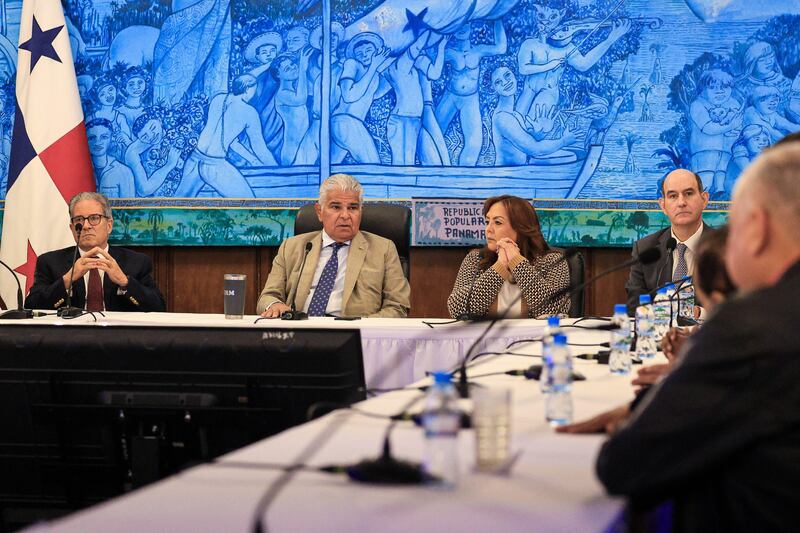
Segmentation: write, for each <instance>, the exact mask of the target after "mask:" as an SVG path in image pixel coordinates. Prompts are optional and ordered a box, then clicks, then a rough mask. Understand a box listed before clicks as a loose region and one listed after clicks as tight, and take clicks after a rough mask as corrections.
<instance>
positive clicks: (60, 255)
mask: <svg viewBox="0 0 800 533" xmlns="http://www.w3.org/2000/svg"><path fill="white" fill-rule="evenodd" d="M69 216H70V229H71V230H72V235H73V237H74V238H75V242H76V243H77V245H78V252H79V255H78V259H77V261H76V262H75V266H74V268H72V257H73V253H74V251H75V248H74V247H72V246H69V247H67V248H63V249H61V250H56V251H53V252H48V253H46V254H42V255H41V256H39V258H38V260H37V261H36V273H35V275H34V283H33V287H31V291H30V293H29V294H28V297H27V298H26V300H25V306H26V307H27V308H29V309H58V308H60V307H62V306H63V305H64V304H65V303H66V299H67V291H68V290H69V286H70V283H72V287H73V289H72V305H73V306H75V307H78V308H83V309H86V310H87V311H164V310H165V305H164V297H163V296H162V295H161V291H159V290H158V287H157V286H156V282H155V280H153V277H152V271H153V264H152V262H151V261H150V258H149V257H147V256H146V255H144V254H140V253H138V252H134V251H131V250H127V249H125V248H118V247H116V246H109V245H108V236H109V234H110V233H111V229H112V228H113V226H114V220H113V218H112V215H111V207H110V206H109V205H108V199H107V198H106V197H105V196H103V195H102V194H99V193H95V192H82V193H78V194H77V195H75V196H74V197H73V198H72V199H71V200H70V202H69ZM79 227H80V228H81V229H80V231H78V229H77V228H79Z"/></svg>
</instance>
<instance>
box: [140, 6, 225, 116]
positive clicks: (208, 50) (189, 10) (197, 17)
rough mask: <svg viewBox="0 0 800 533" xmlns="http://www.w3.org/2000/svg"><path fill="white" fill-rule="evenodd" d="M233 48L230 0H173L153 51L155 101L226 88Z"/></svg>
mask: <svg viewBox="0 0 800 533" xmlns="http://www.w3.org/2000/svg"><path fill="white" fill-rule="evenodd" d="M230 50H231V16H230V0H173V1H172V14H171V15H170V16H169V17H167V19H166V20H165V21H164V24H163V25H162V26H161V32H160V33H159V36H158V41H157V42H156V45H155V49H154V51H153V94H154V97H155V101H156V102H165V103H168V104H173V103H176V102H178V101H180V100H181V99H183V98H184V97H185V96H192V95H195V94H205V95H208V96H211V95H214V94H219V93H222V92H225V91H227V88H228V60H229V57H230ZM189 58H191V59H189Z"/></svg>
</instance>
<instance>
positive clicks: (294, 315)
mask: <svg viewBox="0 0 800 533" xmlns="http://www.w3.org/2000/svg"><path fill="white" fill-rule="evenodd" d="M313 247H314V244H313V243H312V242H311V241H308V242H307V243H306V250H305V252H304V253H303V262H302V263H300V275H298V276H297V286H296V287H295V288H294V294H293V295H292V304H291V306H290V307H291V311H284V312H283V314H282V315H281V320H308V313H304V312H303V311H298V310H297V308H296V307H295V303H296V301H297V288H298V287H299V286H300V278H302V277H303V269H304V268H305V267H306V259H307V258H308V253H309V252H310V251H311V248H313Z"/></svg>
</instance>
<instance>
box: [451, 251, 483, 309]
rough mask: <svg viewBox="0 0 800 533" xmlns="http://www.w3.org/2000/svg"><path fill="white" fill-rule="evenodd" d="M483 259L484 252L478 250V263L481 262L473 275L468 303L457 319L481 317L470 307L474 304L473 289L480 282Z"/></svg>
mask: <svg viewBox="0 0 800 533" xmlns="http://www.w3.org/2000/svg"><path fill="white" fill-rule="evenodd" d="M481 259H483V253H482V252H480V251H479V252H478V263H479V264H478V268H476V269H475V276H473V278H472V283H471V284H470V286H469V292H468V293H467V301H466V304H465V305H464V312H463V313H461V314H460V315H458V316H457V317H456V320H475V319H476V318H480V317H478V316H476V315H474V314H473V313H471V312H470V307H471V304H472V291H474V290H475V284H476V283H477V282H478V278H479V277H480V275H481V269H480V261H481Z"/></svg>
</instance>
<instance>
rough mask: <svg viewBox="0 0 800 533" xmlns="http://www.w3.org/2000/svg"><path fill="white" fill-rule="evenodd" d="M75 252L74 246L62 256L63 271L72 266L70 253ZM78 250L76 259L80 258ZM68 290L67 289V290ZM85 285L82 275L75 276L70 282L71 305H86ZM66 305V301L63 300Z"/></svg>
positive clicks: (67, 270)
mask: <svg viewBox="0 0 800 533" xmlns="http://www.w3.org/2000/svg"><path fill="white" fill-rule="evenodd" d="M74 253H75V248H74V247H73V248H69V249H67V253H66V255H65V257H64V272H69V269H70V268H72V254H74ZM80 254H81V253H80V251H78V257H77V259H80V258H81V255H80ZM68 292H69V291H68ZM85 302H86V285H85V284H84V283H83V277H80V278H76V279H74V280H73V282H72V306H73V307H86V306H85ZM64 305H66V302H64Z"/></svg>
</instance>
